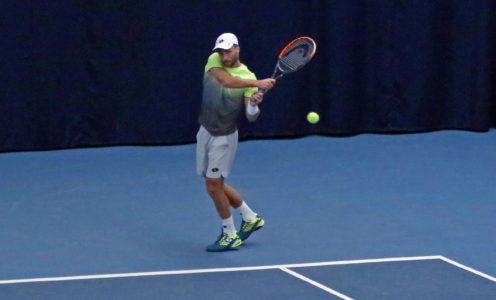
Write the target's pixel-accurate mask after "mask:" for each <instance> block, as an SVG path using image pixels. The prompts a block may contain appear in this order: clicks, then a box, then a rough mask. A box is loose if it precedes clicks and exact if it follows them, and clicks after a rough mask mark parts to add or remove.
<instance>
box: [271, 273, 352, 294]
mask: <svg viewBox="0 0 496 300" xmlns="http://www.w3.org/2000/svg"><path fill="white" fill-rule="evenodd" d="M280 269H281V270H282V271H284V272H286V273H288V274H290V275H293V276H294V277H296V278H298V279H301V280H303V281H305V282H308V283H310V284H311V285H313V286H316V287H318V288H320V289H323V290H324V291H326V292H328V293H330V294H333V295H334V296H337V297H339V298H341V299H344V300H353V298H350V297H348V296H346V295H344V294H341V293H340V292H338V291H336V290H333V289H331V288H329V287H327V286H325V285H323V284H321V283H320V282H317V281H315V280H312V279H310V278H308V277H306V276H303V275H301V274H299V273H296V272H295V271H291V270H289V269H287V268H284V267H282V268H280Z"/></svg>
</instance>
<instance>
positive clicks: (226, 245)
mask: <svg viewBox="0 0 496 300" xmlns="http://www.w3.org/2000/svg"><path fill="white" fill-rule="evenodd" d="M241 244H242V242H241V239H240V238H239V235H238V234H235V235H233V236H229V235H227V233H224V232H222V233H221V235H220V236H219V238H218V239H217V240H216V241H215V242H214V243H213V244H212V245H209V246H207V251H208V252H222V251H228V250H234V249H236V248H237V247H239V245H241Z"/></svg>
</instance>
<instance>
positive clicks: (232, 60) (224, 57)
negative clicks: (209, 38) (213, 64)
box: [219, 45, 239, 68]
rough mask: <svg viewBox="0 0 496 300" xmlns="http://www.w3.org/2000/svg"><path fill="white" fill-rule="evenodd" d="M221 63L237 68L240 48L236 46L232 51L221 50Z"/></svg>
mask: <svg viewBox="0 0 496 300" xmlns="http://www.w3.org/2000/svg"><path fill="white" fill-rule="evenodd" d="M219 56H220V61H221V62H222V64H223V65H224V66H226V67H231V68H232V67H235V66H236V65H237V64H238V62H239V46H238V45H234V46H232V47H231V49H228V50H224V49H221V50H219Z"/></svg>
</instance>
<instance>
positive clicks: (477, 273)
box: [440, 256, 496, 282]
mask: <svg viewBox="0 0 496 300" xmlns="http://www.w3.org/2000/svg"><path fill="white" fill-rule="evenodd" d="M440 259H441V260H443V261H445V262H447V263H449V264H452V265H454V266H456V267H458V268H461V269H463V270H465V271H469V272H472V273H474V274H476V275H479V276H481V277H484V278H486V279H489V280H491V281H494V282H496V278H494V277H492V276H489V275H487V274H485V273H482V272H480V271H477V270H475V269H472V268H470V267H467V266H465V265H462V264H461V263H459V262H456V261H454V260H451V259H449V258H446V257H444V256H441V257H440Z"/></svg>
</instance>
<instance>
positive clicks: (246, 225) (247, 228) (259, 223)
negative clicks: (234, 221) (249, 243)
mask: <svg viewBox="0 0 496 300" xmlns="http://www.w3.org/2000/svg"><path fill="white" fill-rule="evenodd" d="M264 224H265V222H264V220H263V219H262V218H261V217H260V216H259V215H256V216H255V220H253V221H251V222H247V221H245V220H243V222H241V229H240V230H239V237H240V239H241V240H242V241H244V240H246V239H247V238H248V237H249V236H250V235H251V234H252V233H253V232H255V231H257V230H259V229H260V228H262V227H263V226H264Z"/></svg>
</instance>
